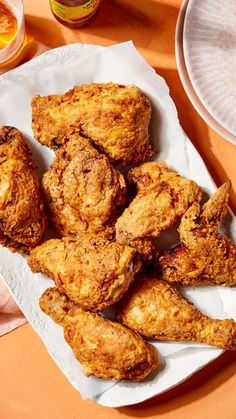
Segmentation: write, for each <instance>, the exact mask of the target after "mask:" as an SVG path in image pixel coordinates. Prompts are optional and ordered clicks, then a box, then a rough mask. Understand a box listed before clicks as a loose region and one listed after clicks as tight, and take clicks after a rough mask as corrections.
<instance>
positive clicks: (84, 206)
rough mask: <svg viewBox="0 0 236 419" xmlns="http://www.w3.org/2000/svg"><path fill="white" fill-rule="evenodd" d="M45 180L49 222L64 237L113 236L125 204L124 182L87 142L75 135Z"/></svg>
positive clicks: (61, 151)
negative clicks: (119, 212) (82, 233)
mask: <svg viewBox="0 0 236 419" xmlns="http://www.w3.org/2000/svg"><path fill="white" fill-rule="evenodd" d="M68 138H70V139H69V141H68V142H67V143H66V144H65V145H64V146H63V147H61V148H60V150H59V151H58V152H57V155H56V158H55V160H54V162H53V164H52V166H51V169H50V170H49V171H48V172H46V173H45V174H44V176H43V179H42V189H43V193H44V200H45V203H46V208H47V212H48V218H49V220H50V222H51V223H52V225H53V226H54V228H55V229H56V230H57V232H58V233H59V234H60V235H62V236H67V235H69V234H72V235H76V234H77V233H79V232H86V231H88V232H100V231H103V232H106V233H107V235H108V236H109V235H111V236H112V235H113V234H114V221H115V219H116V216H117V211H119V208H120V206H121V205H123V204H124V202H125V191H126V186H125V180H124V177H123V175H122V174H121V173H119V172H118V171H117V170H115V169H114V168H113V167H112V166H111V164H110V163H109V161H108V159H107V157H106V156H105V155H103V154H100V153H99V152H98V151H97V150H95V148H94V147H93V146H92V145H91V144H90V142H89V141H88V140H86V139H85V138H82V137H80V136H79V135H78V134H72V135H70V136H69V137H68Z"/></svg>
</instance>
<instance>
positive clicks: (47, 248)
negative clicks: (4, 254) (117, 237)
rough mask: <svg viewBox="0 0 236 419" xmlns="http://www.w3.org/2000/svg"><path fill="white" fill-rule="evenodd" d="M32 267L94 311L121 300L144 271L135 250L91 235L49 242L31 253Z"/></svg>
mask: <svg viewBox="0 0 236 419" xmlns="http://www.w3.org/2000/svg"><path fill="white" fill-rule="evenodd" d="M28 263H29V266H30V268H31V270H32V272H43V273H45V274H46V275H48V276H49V277H50V278H52V279H54V281H55V283H56V285H57V287H58V289H59V290H60V291H61V292H64V293H65V294H66V295H67V296H68V297H69V298H70V299H71V300H72V301H74V302H75V303H77V304H79V305H80V306H81V307H83V308H84V309H86V310H91V311H101V310H103V309H105V308H106V307H108V306H110V305H112V304H114V303H115V302H116V301H118V300H119V299H121V298H122V296H123V294H124V293H125V292H126V291H127V289H128V287H129V285H130V283H131V282H132V281H133V279H134V275H135V273H136V272H137V271H138V270H139V269H140V267H141V263H140V261H139V259H138V258H137V253H136V251H135V250H134V249H132V248H131V247H128V246H124V245H120V244H118V243H115V242H110V241H108V240H105V239H104V238H102V237H99V236H96V237H95V236H90V235H81V236H78V237H76V238H70V237H64V238H63V239H61V240H58V239H52V240H48V241H46V242H44V243H43V244H42V245H41V246H38V247H37V248H36V249H34V250H33V251H32V252H31V254H30V256H29V257H28Z"/></svg>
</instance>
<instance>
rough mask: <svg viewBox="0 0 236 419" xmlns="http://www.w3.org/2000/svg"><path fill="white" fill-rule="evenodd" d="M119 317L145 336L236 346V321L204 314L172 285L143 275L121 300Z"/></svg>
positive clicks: (220, 346)
mask: <svg viewBox="0 0 236 419" xmlns="http://www.w3.org/2000/svg"><path fill="white" fill-rule="evenodd" d="M117 319H118V321H120V322H121V323H122V324H124V325H125V326H127V327H129V328H130V329H132V330H134V331H136V332H138V333H140V334H141V335H142V336H145V337H148V338H152V339H158V340H166V341H177V342H178V341H191V342H201V343H207V344H208V345H212V346H216V347H218V348H223V349H228V350H236V323H235V322H234V321H233V320H213V319H210V318H209V317H207V316H205V315H203V314H202V313H201V312H200V311H199V310H198V309H197V308H196V307H195V306H194V305H193V304H192V303H191V302H190V301H188V300H186V299H185V298H184V297H183V296H182V295H181V294H180V293H179V292H178V291H177V290H176V289H175V288H174V287H173V286H171V285H170V284H168V283H167V282H165V281H162V280H158V279H155V278H151V277H143V278H141V279H140V280H138V281H136V282H135V283H134V284H133V285H132V286H131V287H130V289H129V291H128V292H127V294H126V295H125V297H124V298H123V300H122V301H121V302H120V303H119V309H118V313H117Z"/></svg>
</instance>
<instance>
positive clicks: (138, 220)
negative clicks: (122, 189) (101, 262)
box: [116, 162, 201, 246]
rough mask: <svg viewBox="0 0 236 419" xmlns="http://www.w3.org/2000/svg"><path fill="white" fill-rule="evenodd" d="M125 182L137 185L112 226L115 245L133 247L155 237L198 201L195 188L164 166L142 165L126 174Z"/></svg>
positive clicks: (197, 191) (162, 164)
mask: <svg viewBox="0 0 236 419" xmlns="http://www.w3.org/2000/svg"><path fill="white" fill-rule="evenodd" d="M128 179H129V180H130V181H131V182H134V183H136V184H137V195H136V197H135V198H134V199H133V201H132V202H131V204H130V205H129V207H128V208H126V209H125V210H124V212H123V214H122V215H121V216H120V218H118V220H117V222H116V240H117V241H118V242H119V243H123V244H129V245H130V246H132V245H134V246H135V241H136V240H137V239H140V240H141V239H144V238H151V237H158V236H159V235H160V234H161V233H162V232H163V231H165V230H167V229H168V228H170V227H171V226H173V224H174V223H175V222H176V221H177V219H178V218H179V217H181V215H182V214H183V213H184V212H185V211H186V210H187V208H188V207H189V206H190V205H191V204H192V203H193V202H194V201H195V200H200V199H201V191H200V188H199V186H198V185H197V184H196V183H195V182H193V181H192V180H189V179H186V178H184V177H182V176H180V175H179V174H178V173H177V172H176V171H175V170H171V169H168V167H167V166H166V164H165V163H164V162H159V163H154V162H153V163H143V164H142V165H141V166H139V167H136V168H134V169H132V170H130V171H129V173H128ZM132 243H134V244H132Z"/></svg>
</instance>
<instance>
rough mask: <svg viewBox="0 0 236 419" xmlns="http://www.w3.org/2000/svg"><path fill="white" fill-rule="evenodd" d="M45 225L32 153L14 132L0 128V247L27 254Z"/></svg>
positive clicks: (6, 128)
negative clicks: (0, 245)
mask: <svg viewBox="0 0 236 419" xmlns="http://www.w3.org/2000/svg"><path fill="white" fill-rule="evenodd" d="M45 224H46V221H45V216H44V210H43V202H42V199H41V196H40V192H39V180H38V177H37V175H36V173H35V172H34V169H33V161H32V158H31V152H30V150H29V148H28V146H27V144H26V143H25V141H24V139H23V137H22V135H21V133H20V132H19V131H18V130H17V129H16V128H13V127H9V126H3V127H0V244H2V245H3V246H6V247H8V248H9V249H10V250H11V251H12V252H16V251H20V252H26V253H27V252H28V250H29V249H31V248H32V247H34V246H36V245H37V244H39V242H40V241H41V238H42V235H43V232H44V229H45Z"/></svg>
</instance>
